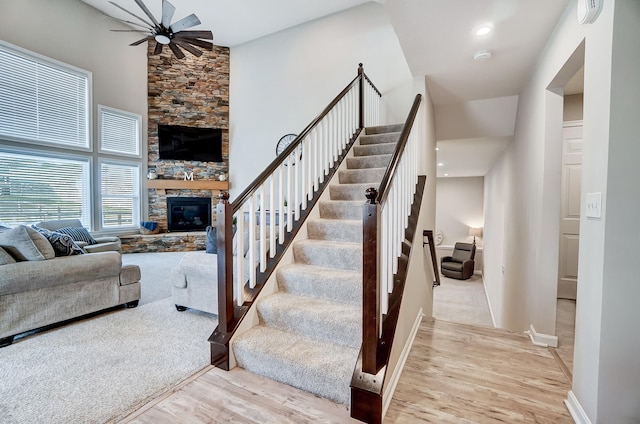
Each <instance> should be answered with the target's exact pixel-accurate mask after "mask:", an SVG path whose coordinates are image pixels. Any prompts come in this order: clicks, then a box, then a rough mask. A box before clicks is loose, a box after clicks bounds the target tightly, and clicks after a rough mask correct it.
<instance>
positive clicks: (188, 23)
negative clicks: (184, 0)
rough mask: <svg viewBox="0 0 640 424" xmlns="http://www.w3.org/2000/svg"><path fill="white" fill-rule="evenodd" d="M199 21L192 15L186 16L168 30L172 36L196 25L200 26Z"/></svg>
mask: <svg viewBox="0 0 640 424" xmlns="http://www.w3.org/2000/svg"><path fill="white" fill-rule="evenodd" d="M200 23H201V22H200V19H198V17H197V16H196V15H194V14H193V13H192V14H191V15H189V16H186V17H184V18H182V19H180V20H179V21H178V22H176V23H174V24H173V25H171V28H169V29H170V30H171V32H173V33H174V34H175V33H176V32H178V31H182V30H183V29H187V28H191V27H193V26H196V25H200Z"/></svg>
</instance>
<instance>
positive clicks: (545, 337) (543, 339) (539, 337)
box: [529, 324, 558, 347]
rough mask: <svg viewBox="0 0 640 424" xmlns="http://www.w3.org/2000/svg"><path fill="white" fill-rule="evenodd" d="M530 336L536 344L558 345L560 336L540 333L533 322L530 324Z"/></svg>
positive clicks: (544, 345) (543, 345) (545, 345)
mask: <svg viewBox="0 0 640 424" xmlns="http://www.w3.org/2000/svg"><path fill="white" fill-rule="evenodd" d="M529 338H530V339H531V343H533V344H534V345H536V346H542V347H558V336H551V335H549V334H543V333H538V332H536V329H535V328H534V327H533V324H531V325H529Z"/></svg>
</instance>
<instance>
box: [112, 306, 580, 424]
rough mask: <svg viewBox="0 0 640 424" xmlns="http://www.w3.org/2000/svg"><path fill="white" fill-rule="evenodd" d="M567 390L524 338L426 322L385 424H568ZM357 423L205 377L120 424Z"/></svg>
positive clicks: (316, 403) (328, 406)
mask: <svg viewBox="0 0 640 424" xmlns="http://www.w3.org/2000/svg"><path fill="white" fill-rule="evenodd" d="M569 390H570V385H569V383H568V382H567V380H566V379H565V377H564V375H563V373H562V372H561V370H560V368H559V367H558V365H557V364H556V362H555V360H554V359H553V357H552V355H551V353H550V352H549V350H548V349H546V348H541V347H537V346H534V345H532V344H531V342H530V340H529V338H528V337H527V336H526V335H524V334H521V333H509V332H506V331H503V330H500V329H494V328H489V327H482V326H473V325H466V324H459V323H452V322H446V321H439V320H435V319H432V318H425V319H424V320H423V322H422V324H421V326H420V328H419V330H418V334H417V336H416V340H415V343H414V345H413V349H412V350H411V353H410V354H409V358H408V360H407V364H406V366H405V369H404V371H403V373H402V376H401V378H400V381H399V383H398V386H397V389H396V392H395V395H394V397H393V400H392V402H391V405H390V406H389V410H388V412H387V415H386V417H385V421H384V422H385V423H505V422H508V423H516V422H517V423H572V422H573V420H572V419H571V418H570V416H569V413H568V412H567V410H566V408H565V406H564V403H563V401H564V399H565V397H566V394H567V392H568V391H569ZM122 422H123V423H127V424H158V423H189V424H191V423H194V424H196V423H223V422H225V423H227V422H233V423H356V422H358V421H355V420H352V419H351V418H349V411H348V409H347V407H346V406H344V405H338V404H335V403H333V402H331V401H328V400H326V399H322V398H319V397H316V396H314V395H312V394H309V393H306V392H304V391H301V390H297V389H295V388H292V387H289V386H287V385H283V384H280V383H277V382H275V381H272V380H269V379H266V378H264V377H261V376H257V375H255V374H252V373H249V372H247V371H244V370H242V369H238V368H236V369H234V370H232V371H230V372H225V371H221V370H219V369H216V368H208V369H207V370H204V371H203V372H202V373H200V375H198V376H196V377H195V378H193V379H192V380H191V381H189V382H187V383H186V384H184V385H182V386H181V387H178V388H176V389H174V391H173V392H172V393H168V394H167V395H165V396H162V397H160V398H159V399H157V400H156V401H155V402H152V403H151V404H149V405H147V406H146V407H144V408H142V409H141V410H139V411H138V412H136V413H134V414H132V415H131V416H130V417H128V418H127V419H125V420H124V421H122Z"/></svg>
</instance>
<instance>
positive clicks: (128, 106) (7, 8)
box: [0, 0, 147, 145]
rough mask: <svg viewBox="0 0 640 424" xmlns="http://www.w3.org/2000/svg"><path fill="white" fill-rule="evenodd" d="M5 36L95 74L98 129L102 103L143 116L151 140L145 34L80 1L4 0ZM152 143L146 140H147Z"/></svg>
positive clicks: (1, 31)
mask: <svg viewBox="0 0 640 424" xmlns="http://www.w3.org/2000/svg"><path fill="white" fill-rule="evenodd" d="M0 11H1V12H0V39H2V40H4V41H7V42H9V43H11V44H14V45H17V46H19V47H22V48H25V49H27V50H31V51H33V52H36V53H40V54H42V55H45V56H47V57H50V58H52V59H56V60H59V61H61V62H64V63H67V64H70V65H73V66H76V67H79V68H82V69H85V70H88V71H91V72H92V73H93V104H94V109H93V112H94V120H93V123H94V125H93V134H94V137H97V134H98V130H97V120H96V116H97V110H96V109H97V108H96V107H95V105H98V104H102V105H106V106H110V107H114V108H117V109H122V110H126V111H129V112H134V113H137V114H140V115H142V117H143V118H142V122H143V126H144V128H143V130H142V134H143V139H144V140H146V139H147V131H146V123H147V118H146V116H147V49H146V44H145V45H142V46H138V47H129V46H128V44H130V43H131V42H133V41H135V40H137V39H139V38H141V37H140V36H139V34H135V35H131V34H127V33H116V32H111V31H110V30H111V29H123V28H128V27H124V26H123V25H121V24H120V23H118V22H117V21H115V20H113V19H111V18H108V17H106V16H104V15H103V14H101V13H100V12H98V11H97V10H96V9H94V8H92V7H90V6H88V5H86V4H84V3H82V2H81V1H80V0H56V1H44V0H20V1H15V0H0ZM145 145H146V144H145Z"/></svg>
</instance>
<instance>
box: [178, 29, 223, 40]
mask: <svg viewBox="0 0 640 424" xmlns="http://www.w3.org/2000/svg"><path fill="white" fill-rule="evenodd" d="M173 36H174V37H178V38H204V39H205V40H213V33H212V32H211V31H180V32H177V33H175V34H173Z"/></svg>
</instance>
